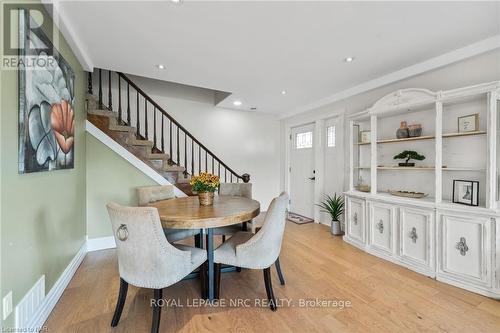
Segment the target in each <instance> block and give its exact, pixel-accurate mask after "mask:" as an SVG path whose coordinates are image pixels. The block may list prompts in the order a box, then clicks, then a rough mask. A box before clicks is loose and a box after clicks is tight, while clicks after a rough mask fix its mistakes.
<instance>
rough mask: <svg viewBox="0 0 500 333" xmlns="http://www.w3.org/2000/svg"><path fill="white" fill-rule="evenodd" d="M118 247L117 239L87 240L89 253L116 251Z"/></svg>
mask: <svg viewBox="0 0 500 333" xmlns="http://www.w3.org/2000/svg"><path fill="white" fill-rule="evenodd" d="M115 247H116V243H115V237H113V236H109V237H100V238H91V239H88V238H87V252H92V251H99V250H107V249H114V248H115Z"/></svg>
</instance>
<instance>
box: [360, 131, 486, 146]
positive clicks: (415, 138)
mask: <svg viewBox="0 0 500 333" xmlns="http://www.w3.org/2000/svg"><path fill="white" fill-rule="evenodd" d="M483 134H486V131H475V132H466V133H446V134H443V138H455V137H461V136H472V135H483ZM435 138H436V137H435V136H433V135H424V136H417V137H414V138H404V139H386V140H378V141H377V144H379V143H395V142H406V141H421V140H433V139H435ZM357 144H358V145H360V146H362V145H369V144H370V142H359V143H357Z"/></svg>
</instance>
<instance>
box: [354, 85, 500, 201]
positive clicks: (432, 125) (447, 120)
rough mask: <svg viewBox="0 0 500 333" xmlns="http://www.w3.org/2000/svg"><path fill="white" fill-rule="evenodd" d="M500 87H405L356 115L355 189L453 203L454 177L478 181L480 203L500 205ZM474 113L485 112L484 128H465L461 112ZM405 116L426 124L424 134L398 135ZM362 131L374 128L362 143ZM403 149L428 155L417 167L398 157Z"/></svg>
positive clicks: (409, 120) (481, 122)
mask: <svg viewBox="0 0 500 333" xmlns="http://www.w3.org/2000/svg"><path fill="white" fill-rule="evenodd" d="M498 87H499V83H498V82H492V83H486V84H481V85H476V86H472V87H466V88H460V89H454V90H449V91H440V92H432V91H429V90H426V89H404V90H399V91H396V92H394V93H391V94H389V95H387V96H385V97H383V98H381V99H380V100H379V101H377V102H376V103H375V104H374V105H373V106H372V107H371V108H369V109H367V110H365V111H363V112H360V113H358V114H356V115H354V116H353V117H352V118H351V120H350V142H351V145H350V165H351V168H350V190H351V191H356V188H357V187H358V185H366V186H368V187H369V188H370V194H371V195H377V194H378V193H386V192H387V190H403V191H415V192H424V193H426V194H428V197H427V198H432V199H433V200H434V202H435V204H439V203H451V202H452V196H453V180H473V181H478V182H479V207H483V208H489V209H497V208H499V206H500V205H499V201H500V198H499V192H500V191H499V189H498V187H499V184H498V179H499V176H498V172H497V159H498V154H497V149H498V148H497V146H500V144H497V141H498V135H497V131H498V124H497V122H498V117H497V113H498V108H497V104H498V103H497V96H498V95H499V93H498V89H499V88H498ZM471 114H479V127H478V128H477V129H476V130H475V131H471V132H459V129H458V117H462V116H466V115H471ZM401 121H407V123H408V124H409V125H410V124H415V123H417V124H421V125H422V129H423V131H422V135H421V136H418V137H409V138H401V139H398V138H396V130H397V129H398V128H399V123H400V122H401ZM362 131H369V132H370V133H369V135H370V142H361V140H360V132H362ZM365 134H366V133H365ZM403 150H415V151H417V152H418V153H420V154H423V155H424V156H425V157H426V158H425V160H423V161H416V166H415V167H401V166H398V165H397V164H398V163H397V162H399V161H396V160H394V159H393V156H394V155H396V154H397V153H399V152H401V151H403ZM424 171H425V172H424ZM493 183H494V184H496V185H495V186H490V185H489V184H493ZM386 195H389V194H387V193H386ZM415 200H416V201H419V200H420V199H415ZM427 200H428V199H427Z"/></svg>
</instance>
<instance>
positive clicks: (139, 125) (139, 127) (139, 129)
mask: <svg viewBox="0 0 500 333" xmlns="http://www.w3.org/2000/svg"><path fill="white" fill-rule="evenodd" d="M136 116H137V121H136V124H137V138H138V139H139V137H140V135H141V123H140V121H141V119H140V117H139V91H137V115H136Z"/></svg>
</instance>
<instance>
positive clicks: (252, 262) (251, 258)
mask: <svg viewBox="0 0 500 333" xmlns="http://www.w3.org/2000/svg"><path fill="white" fill-rule="evenodd" d="M287 204H288V194H286V193H281V194H280V196H279V197H277V198H274V199H273V201H272V202H271V205H270V206H269V209H268V211H267V213H266V215H265V217H264V222H263V224H262V228H261V229H260V230H259V231H257V233H256V234H253V233H251V232H244V231H239V232H237V233H235V234H234V235H233V236H232V237H231V238H230V239H229V240H228V241H226V242H224V243H223V244H222V245H221V246H219V247H218V248H217V249H216V250H215V251H214V262H215V263H216V268H215V269H216V283H217V290H216V294H219V292H220V280H221V274H220V269H221V264H225V265H231V266H237V267H243V268H249V269H263V270H264V283H265V286H266V293H267V298H268V300H269V305H270V307H271V310H273V311H275V310H276V309H277V307H276V298H275V297H274V292H273V287H272V284H271V273H270V267H271V266H272V265H273V264H274V263H275V262H276V261H277V260H278V258H279V255H280V251H281V243H282V240H283V233H284V231H285V221H286V207H287Z"/></svg>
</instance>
